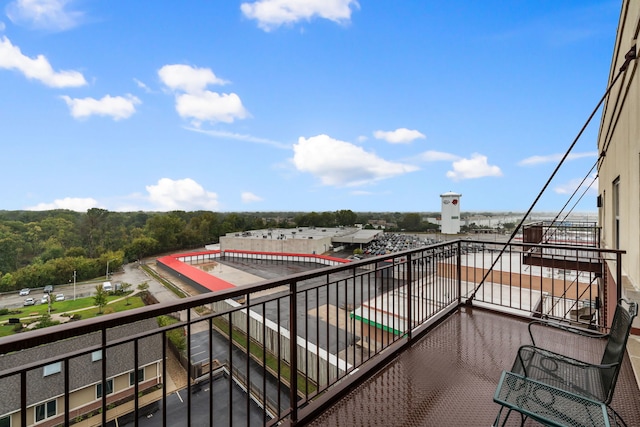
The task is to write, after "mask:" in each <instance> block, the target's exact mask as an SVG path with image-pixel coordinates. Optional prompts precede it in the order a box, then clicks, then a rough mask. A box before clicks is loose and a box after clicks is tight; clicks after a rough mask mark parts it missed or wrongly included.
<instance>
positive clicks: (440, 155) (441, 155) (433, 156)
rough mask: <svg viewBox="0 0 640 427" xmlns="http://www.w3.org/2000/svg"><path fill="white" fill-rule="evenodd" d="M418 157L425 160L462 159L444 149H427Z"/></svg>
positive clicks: (445, 160) (447, 160)
mask: <svg viewBox="0 0 640 427" xmlns="http://www.w3.org/2000/svg"><path fill="white" fill-rule="evenodd" d="M418 158H419V159H420V160H421V161H423V162H443V161H444V162H453V161H456V160H459V159H460V156H456V155H455V154H451V153H445V152H443V151H433V150H429V151H425V152H424V153H420V155H419V156H418Z"/></svg>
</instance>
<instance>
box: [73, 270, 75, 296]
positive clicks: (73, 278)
mask: <svg viewBox="0 0 640 427" xmlns="http://www.w3.org/2000/svg"><path fill="white" fill-rule="evenodd" d="M73 300H74V301H75V300H76V271H75V270H73Z"/></svg>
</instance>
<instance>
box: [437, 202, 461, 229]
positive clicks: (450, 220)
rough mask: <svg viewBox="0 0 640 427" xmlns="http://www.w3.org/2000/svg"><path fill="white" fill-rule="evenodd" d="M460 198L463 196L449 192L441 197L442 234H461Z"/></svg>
mask: <svg viewBox="0 0 640 427" xmlns="http://www.w3.org/2000/svg"><path fill="white" fill-rule="evenodd" d="M460 197H462V194H458V193H453V192H448V193H444V194H441V195H440V198H441V199H442V213H441V215H442V221H441V227H440V229H441V232H442V234H458V233H460Z"/></svg>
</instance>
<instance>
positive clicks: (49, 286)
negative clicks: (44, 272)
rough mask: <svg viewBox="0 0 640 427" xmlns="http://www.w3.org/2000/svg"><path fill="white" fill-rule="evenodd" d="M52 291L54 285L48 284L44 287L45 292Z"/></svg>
mask: <svg viewBox="0 0 640 427" xmlns="http://www.w3.org/2000/svg"><path fill="white" fill-rule="evenodd" d="M51 292H53V285H47V286H45V287H44V293H45V294H50V293H51Z"/></svg>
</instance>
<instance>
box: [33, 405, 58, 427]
mask: <svg viewBox="0 0 640 427" xmlns="http://www.w3.org/2000/svg"><path fill="white" fill-rule="evenodd" d="M56 406H57V405H56V401H55V400H50V401H48V402H46V403H43V404H40V405H38V406H36V422H39V421H42V420H46V419H47V418H51V417H55V416H56Z"/></svg>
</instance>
